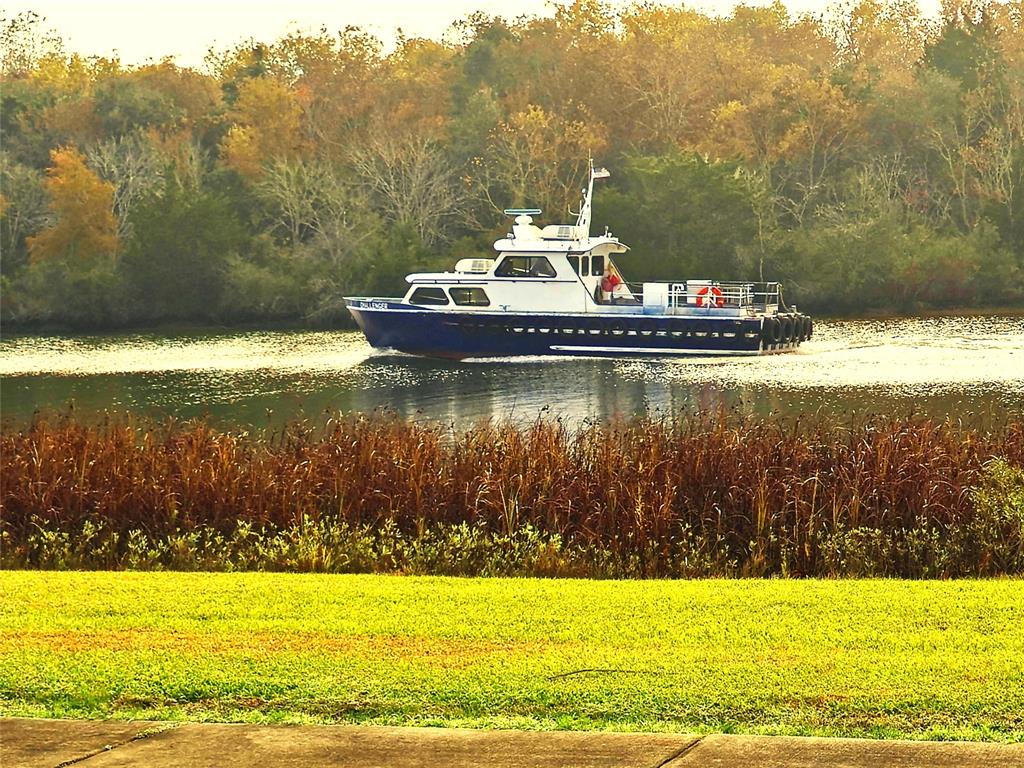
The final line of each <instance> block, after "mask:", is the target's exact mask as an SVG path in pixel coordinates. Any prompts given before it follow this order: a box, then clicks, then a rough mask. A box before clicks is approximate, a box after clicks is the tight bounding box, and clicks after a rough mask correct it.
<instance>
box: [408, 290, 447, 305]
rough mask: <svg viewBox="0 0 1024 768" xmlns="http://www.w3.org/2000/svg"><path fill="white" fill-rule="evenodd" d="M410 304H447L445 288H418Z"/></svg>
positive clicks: (413, 293)
mask: <svg viewBox="0 0 1024 768" xmlns="http://www.w3.org/2000/svg"><path fill="white" fill-rule="evenodd" d="M409 303H410V304H435V305H436V304H447V303H448V295H447V294H446V293H445V292H444V288H417V289H416V290H415V291H413V292H412V296H410V297H409Z"/></svg>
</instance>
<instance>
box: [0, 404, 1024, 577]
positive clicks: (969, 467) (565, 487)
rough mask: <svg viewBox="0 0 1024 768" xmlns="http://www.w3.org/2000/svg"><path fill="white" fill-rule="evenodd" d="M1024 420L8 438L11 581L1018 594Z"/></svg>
mask: <svg viewBox="0 0 1024 768" xmlns="http://www.w3.org/2000/svg"><path fill="white" fill-rule="evenodd" d="M1022 467H1024V422H1021V421H1019V420H1015V418H1010V419H1008V420H1007V421H1005V422H1004V423H1002V424H999V425H995V426H993V427H990V428H988V429H986V430H984V431H983V430H980V429H976V428H972V427H970V426H965V425H963V424H956V423H952V422H937V421H932V420H928V419H924V418H920V417H914V416H910V417H901V418H895V417H894V418H873V419H870V420H864V421H860V422H855V423H848V424H839V423H836V422H826V421H824V420H815V419H795V420H792V421H782V420H772V419H765V418H756V417H743V416H739V415H736V414H731V413H719V414H717V415H708V414H703V415H693V416H686V415H680V416H677V417H675V418H664V419H660V420H652V419H649V418H637V419H633V420H629V421H613V422H607V423H585V424H583V425H581V426H579V427H573V428H570V427H568V426H567V425H566V424H564V423H562V422H561V421H558V420H538V421H537V422H535V423H532V424H528V425H514V424H501V423H483V424H480V425H478V426H475V427H473V428H470V429H468V430H464V431H458V430H454V429H452V428H450V427H444V426H440V425H436V424H420V423H415V422H410V421H406V420H403V419H401V418H398V417H396V416H390V415H384V414H374V415H368V416H358V417H350V418H344V419H340V420H330V421H328V422H326V423H324V424H322V425H320V426H318V427H314V426H313V425H311V424H309V423H293V424H290V425H289V426H287V427H286V428H284V429H281V430H279V431H276V432H273V433H269V434H264V435H256V434H250V433H247V432H241V431H236V432H231V431H220V430H218V429H215V428H214V427H212V426H210V425H209V424H206V423H203V422H187V423H174V422H166V423H152V422H146V421H141V420H137V419H133V418H131V417H124V418H111V419H108V420H106V421H104V422H101V423H96V424H87V423H84V422H81V421H79V420H76V419H75V417H74V416H72V415H67V416H63V417H57V416H51V417H40V418H38V419H36V420H35V421H33V422H32V423H31V424H28V425H25V426H24V427H22V428H20V429H18V428H12V427H11V426H7V427H6V428H5V430H4V432H3V434H2V435H0V469H2V475H3V477H4V483H3V488H2V491H0V502H2V510H3V514H2V523H0V566H2V567H3V568H5V569H17V568H35V569H132V570H184V571H188V570H212V571H245V570H274V571H278V570H280V571H300V572H301V571H316V572H321V571H322V572H350V573H404V574H440V575H461V576H545V577H566V576H577V577H593V578H658V577H712V576H722V577H744V576H755V577H773V576H794V577H810V576H818V577H866V576H885V577H906V578H949V577H972V576H975V577H977V576H1001V575H1020V574H1024V469H1022Z"/></svg>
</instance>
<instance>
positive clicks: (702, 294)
mask: <svg viewBox="0 0 1024 768" xmlns="http://www.w3.org/2000/svg"><path fill="white" fill-rule="evenodd" d="M708 291H710V292H711V296H710V298H707V296H708ZM705 299H707V302H708V306H711V307H724V306H725V297H724V296H722V289H721V288H719V287H718V286H717V285H705V286H704V287H703V288H701V289H700V290H699V291H697V306H698V307H703V306H704V301H705Z"/></svg>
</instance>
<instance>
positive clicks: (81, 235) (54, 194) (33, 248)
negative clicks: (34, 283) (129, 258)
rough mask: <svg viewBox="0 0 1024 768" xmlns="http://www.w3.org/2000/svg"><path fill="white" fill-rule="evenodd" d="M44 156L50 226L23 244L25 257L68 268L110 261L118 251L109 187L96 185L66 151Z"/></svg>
mask: <svg viewBox="0 0 1024 768" xmlns="http://www.w3.org/2000/svg"><path fill="white" fill-rule="evenodd" d="M50 157H51V164H50V168H49V169H48V170H47V178H46V181H45V187H46V192H47V194H48V195H49V198H50V202H49V212H50V215H51V217H52V219H53V223H52V225H51V226H50V227H49V228H48V229H46V230H44V231H43V232H41V233H39V234H38V235H35V236H33V237H30V238H29V239H28V250H29V255H30V257H31V258H32V260H33V261H51V260H57V259H66V260H67V261H68V263H69V265H75V264H77V265H87V264H89V263H90V262H94V261H96V260H98V259H103V258H107V259H112V258H113V257H114V255H115V254H116V253H117V247H118V238H117V220H116V219H115V218H114V213H113V205H114V185H113V184H110V183H109V182H105V181H102V180H101V179H100V178H99V177H98V176H97V175H96V174H95V173H93V172H92V171H91V170H90V169H89V167H88V165H86V162H85V158H84V157H83V156H82V155H81V154H80V153H79V152H78V151H76V150H74V149H72V148H69V147H64V148H61V149H55V150H53V152H52V153H51V155H50Z"/></svg>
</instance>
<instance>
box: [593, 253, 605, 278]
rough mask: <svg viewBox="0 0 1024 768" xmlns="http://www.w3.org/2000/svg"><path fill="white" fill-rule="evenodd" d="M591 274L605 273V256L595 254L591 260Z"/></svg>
mask: <svg viewBox="0 0 1024 768" xmlns="http://www.w3.org/2000/svg"><path fill="white" fill-rule="evenodd" d="M590 274H592V275H603V274H604V256H595V257H594V258H592V259H591V260H590Z"/></svg>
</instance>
